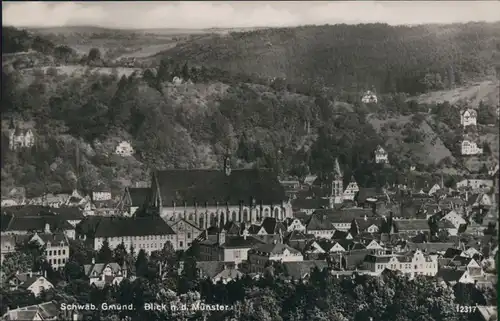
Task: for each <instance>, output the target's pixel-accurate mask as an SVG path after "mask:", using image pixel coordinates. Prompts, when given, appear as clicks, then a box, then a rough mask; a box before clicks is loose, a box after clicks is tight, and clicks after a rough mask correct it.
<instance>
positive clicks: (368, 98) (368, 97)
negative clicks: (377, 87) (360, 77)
mask: <svg viewBox="0 0 500 321" xmlns="http://www.w3.org/2000/svg"><path fill="white" fill-rule="evenodd" d="M361 101H362V102H363V103H365V104H368V103H373V104H376V103H377V102H378V99H377V95H375V93H374V92H372V91H370V90H368V91H366V92H365V93H364V95H363V97H361Z"/></svg>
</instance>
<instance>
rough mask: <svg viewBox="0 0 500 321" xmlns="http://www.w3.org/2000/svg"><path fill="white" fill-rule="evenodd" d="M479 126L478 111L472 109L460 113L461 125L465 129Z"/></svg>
mask: <svg viewBox="0 0 500 321" xmlns="http://www.w3.org/2000/svg"><path fill="white" fill-rule="evenodd" d="M476 124H477V111H475V110H474V109H472V108H468V109H465V110H463V111H462V112H461V113H460V125H462V126H463V127H467V126H471V125H472V126H476Z"/></svg>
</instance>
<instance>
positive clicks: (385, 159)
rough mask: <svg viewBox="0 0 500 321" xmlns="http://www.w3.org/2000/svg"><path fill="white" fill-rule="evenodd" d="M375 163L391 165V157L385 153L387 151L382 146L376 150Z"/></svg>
mask: <svg viewBox="0 0 500 321" xmlns="http://www.w3.org/2000/svg"><path fill="white" fill-rule="evenodd" d="M375 163H377V164H381V163H382V164H387V163H389V155H388V154H387V152H386V151H385V149H383V148H382V146H380V145H379V146H377V149H375Z"/></svg>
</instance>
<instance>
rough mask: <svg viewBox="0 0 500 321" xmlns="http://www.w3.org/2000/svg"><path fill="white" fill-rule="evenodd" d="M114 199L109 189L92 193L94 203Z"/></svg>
mask: <svg viewBox="0 0 500 321" xmlns="http://www.w3.org/2000/svg"><path fill="white" fill-rule="evenodd" d="M111 198H112V195H111V191H110V190H109V189H105V188H100V189H98V190H95V191H93V192H92V201H109V200H110V199H111Z"/></svg>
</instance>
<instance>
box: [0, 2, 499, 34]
mask: <svg viewBox="0 0 500 321" xmlns="http://www.w3.org/2000/svg"><path fill="white" fill-rule="evenodd" d="M499 12H500V1H495V0H492V1H388V2H384V1H346V2H344V1H297V2H293V1H277V2H273V1H253V2H252V1H238V2H231V1H202V2H201V1H200V2H196V1H189V2H187V1H186V2H183V1H179V2H170V1H169V2H167V1H152V2H147V1H145V2H139V1H137V2H136V1H124V2H107V1H98V2H79V1H71V2H70V1H68V2H30V1H19V2H17V1H16V2H9V1H2V25H10V26H15V27H64V26H79V25H80V26H81V25H85V26H96V27H104V28H119V29H151V28H180V29H202V28H237V27H241V28H247V27H285V26H298V25H311V24H336V23H348V24H352V23H372V22H382V23H388V24H391V25H401V24H422V23H454V22H469V21H488V22H493V21H500V14H499Z"/></svg>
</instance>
